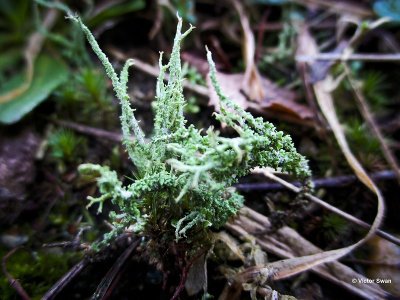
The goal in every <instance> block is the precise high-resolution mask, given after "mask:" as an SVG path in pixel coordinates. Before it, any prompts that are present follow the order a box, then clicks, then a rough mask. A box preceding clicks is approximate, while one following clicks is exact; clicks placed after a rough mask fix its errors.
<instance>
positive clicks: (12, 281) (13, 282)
mask: <svg viewBox="0 0 400 300" xmlns="http://www.w3.org/2000/svg"><path fill="white" fill-rule="evenodd" d="M19 249H20V247H17V248H14V249H12V250H11V251H10V252H8V253H7V254H6V255H4V256H3V259H2V261H1V265H2V268H3V273H4V275H6V277H7V280H8V282H9V283H10V285H11V287H12V288H13V289H14V290H15V291H16V292H17V293H18V295H19V296H20V297H21V298H22V299H23V300H30V299H31V298H30V297H29V295H28V293H27V292H26V291H25V290H24V288H23V287H22V285H21V284H20V283H19V282H18V280H17V279H15V278H14V277H12V276H11V274H10V273H8V271H7V260H8V259H9V258H10V256H11V255H13V254H14V253H15V252H17V251H18V250H19Z"/></svg>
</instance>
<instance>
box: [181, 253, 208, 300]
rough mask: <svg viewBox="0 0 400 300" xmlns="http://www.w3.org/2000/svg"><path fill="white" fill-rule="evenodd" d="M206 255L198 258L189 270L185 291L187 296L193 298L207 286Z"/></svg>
mask: <svg viewBox="0 0 400 300" xmlns="http://www.w3.org/2000/svg"><path fill="white" fill-rule="evenodd" d="M206 264H207V261H206V255H205V254H204V255H202V256H200V257H198V258H197V259H196V260H195V261H194V262H193V264H192V266H191V267H190V269H189V273H188V276H187V279H186V282H185V289H186V292H187V293H188V295H189V296H194V295H196V294H197V293H199V292H200V291H201V290H203V289H205V287H206V285H207V268H206Z"/></svg>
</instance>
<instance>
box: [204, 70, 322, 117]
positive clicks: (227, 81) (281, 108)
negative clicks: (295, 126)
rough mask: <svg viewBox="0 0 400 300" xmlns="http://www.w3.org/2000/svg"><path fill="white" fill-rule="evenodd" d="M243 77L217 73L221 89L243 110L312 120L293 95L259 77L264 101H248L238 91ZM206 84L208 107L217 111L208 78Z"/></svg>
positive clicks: (216, 97)
mask: <svg viewBox="0 0 400 300" xmlns="http://www.w3.org/2000/svg"><path fill="white" fill-rule="evenodd" d="M244 77H245V75H244V74H225V73H221V72H218V74H217V79H218V82H219V84H220V85H221V89H222V90H223V91H224V92H225V93H226V95H227V96H228V97H229V98H230V99H231V100H232V101H234V102H235V103H236V104H238V105H239V106H240V107H242V108H243V109H249V108H251V109H253V110H255V111H256V112H258V113H260V114H263V113H264V112H266V111H268V112H271V113H281V114H283V115H290V116H291V117H294V118H297V119H301V120H305V119H312V118H313V116H314V114H313V112H312V111H311V109H310V108H308V107H307V106H305V105H303V104H300V103H297V102H296V101H295V98H296V94H295V93H293V92H292V91H289V90H287V89H283V88H280V87H278V86H277V85H275V84H274V83H273V82H271V81H270V80H268V79H266V78H263V77H261V83H262V87H263V89H264V90H265V91H266V95H265V97H264V99H262V101H260V102H258V103H255V102H250V101H248V100H247V98H246V96H245V95H244V94H243V93H242V92H241V91H240V86H241V84H242V82H243V80H244ZM207 84H208V86H209V93H210V100H209V102H208V105H210V106H214V107H215V110H216V111H219V98H218V96H217V94H216V92H215V91H214V88H213V87H212V84H211V81H210V78H209V77H207Z"/></svg>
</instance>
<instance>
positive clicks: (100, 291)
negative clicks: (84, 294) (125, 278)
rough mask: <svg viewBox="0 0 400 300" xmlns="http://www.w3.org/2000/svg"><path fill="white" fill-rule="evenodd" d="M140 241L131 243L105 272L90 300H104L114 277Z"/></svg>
mask: <svg viewBox="0 0 400 300" xmlns="http://www.w3.org/2000/svg"><path fill="white" fill-rule="evenodd" d="M139 243H140V239H137V240H136V241H134V242H132V244H131V245H130V246H129V247H128V248H127V249H126V250H125V251H124V252H123V253H122V255H121V256H120V257H118V259H117V261H116V262H115V263H114V265H113V266H112V267H111V269H110V270H109V271H108V272H107V274H106V276H104V278H103V280H102V281H101V282H100V284H99V286H98V287H97V289H96V291H95V292H94V294H93V296H92V299H104V298H105V295H106V294H107V292H108V291H109V289H110V286H111V284H112V283H113V281H114V279H115V277H116V276H117V275H118V274H119V273H120V272H121V269H122V267H123V266H124V264H125V262H126V261H127V260H128V258H129V257H130V256H131V254H132V252H133V250H135V249H136V247H137V246H138V245H139Z"/></svg>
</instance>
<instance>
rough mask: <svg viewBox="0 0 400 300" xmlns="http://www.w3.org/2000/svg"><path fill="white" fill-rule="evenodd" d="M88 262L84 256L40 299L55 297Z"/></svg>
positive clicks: (46, 299)
mask: <svg viewBox="0 0 400 300" xmlns="http://www.w3.org/2000/svg"><path fill="white" fill-rule="evenodd" d="M88 264H89V259H87V258H84V259H82V260H81V261H80V262H78V263H77V264H76V265H75V266H73V267H72V268H71V269H70V270H69V271H68V272H67V273H66V274H64V276H63V277H61V278H60V279H59V280H58V281H57V282H56V283H55V284H54V285H53V286H52V287H51V289H50V290H48V291H47V292H46V294H45V295H44V296H43V298H42V300H52V299H55V298H56V297H57V296H58V294H59V293H60V292H61V291H62V290H63V289H64V288H65V287H66V286H67V285H68V284H69V283H70V282H71V281H72V280H73V279H74V278H75V277H76V276H77V275H78V274H79V273H80V272H82V270H83V269H85V268H86V266H87V265H88Z"/></svg>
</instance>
